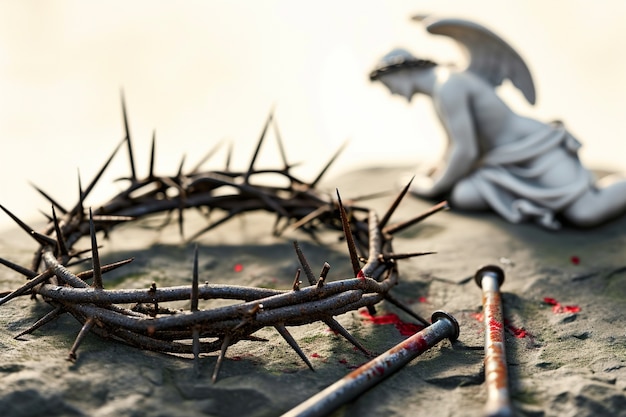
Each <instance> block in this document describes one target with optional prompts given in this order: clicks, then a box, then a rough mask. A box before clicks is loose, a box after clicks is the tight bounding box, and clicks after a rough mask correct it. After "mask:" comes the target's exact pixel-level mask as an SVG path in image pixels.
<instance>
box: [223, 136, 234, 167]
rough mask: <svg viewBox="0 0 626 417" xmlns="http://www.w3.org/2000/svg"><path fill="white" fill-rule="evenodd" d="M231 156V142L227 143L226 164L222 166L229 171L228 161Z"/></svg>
mask: <svg viewBox="0 0 626 417" xmlns="http://www.w3.org/2000/svg"><path fill="white" fill-rule="evenodd" d="M232 156H233V144H232V142H231V143H229V144H228V152H227V153H226V166H225V168H224V169H225V171H226V172H228V171H230V161H231V160H232Z"/></svg>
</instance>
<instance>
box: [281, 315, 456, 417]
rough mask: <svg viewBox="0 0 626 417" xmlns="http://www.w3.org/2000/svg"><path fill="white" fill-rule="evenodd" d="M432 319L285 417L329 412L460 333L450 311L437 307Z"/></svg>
mask: <svg viewBox="0 0 626 417" xmlns="http://www.w3.org/2000/svg"><path fill="white" fill-rule="evenodd" d="M431 320H432V323H433V324H431V325H430V326H428V327H426V328H425V329H424V330H422V331H420V332H418V333H416V334H414V335H413V336H411V337H409V338H408V339H406V340H404V341H403V342H401V343H399V344H397V345H396V346H394V347H393V348H391V349H389V350H388V351H387V352H385V353H383V354H381V355H380V356H378V357H376V358H374V359H372V360H371V361H370V362H368V363H366V364H365V365H363V366H361V367H360V368H358V369H355V370H354V371H352V372H350V373H349V374H348V375H346V376H345V377H343V378H342V379H340V380H339V381H337V382H335V383H334V384H332V385H330V386H329V387H328V388H326V389H324V390H323V391H321V392H319V393H318V394H316V395H314V396H313V397H311V398H309V399H308V400H306V401H305V402H303V403H302V404H300V405H298V406H297V407H295V408H293V409H291V410H290V411H288V412H287V413H285V414H283V415H282V417H296V416H297V417H315V416H326V415H328V414H330V413H331V412H332V411H333V410H335V409H337V408H338V407H340V406H341V405H343V404H345V403H347V402H348V401H350V400H352V399H354V398H355V397H357V396H358V395H359V394H361V393H363V392H364V391H365V390H367V389H369V388H371V387H372V386H374V385H376V384H377V383H379V382H381V381H382V380H383V379H385V378H387V377H388V376H390V375H391V374H393V373H394V372H396V371H398V370H399V369H400V368H402V367H403V366H404V365H406V364H407V363H409V362H410V361H411V360H413V359H414V358H416V357H417V356H419V355H421V354H422V353H424V352H425V351H427V350H428V349H430V348H431V347H433V346H434V345H436V344H437V343H439V342H440V341H441V340H443V339H446V338H447V339H450V340H451V341H454V340H456V339H457V338H458V337H459V324H458V323H457V321H456V319H455V318H454V317H452V316H451V315H449V314H447V313H445V312H443V311H436V312H435V313H433V315H432V319H431Z"/></svg>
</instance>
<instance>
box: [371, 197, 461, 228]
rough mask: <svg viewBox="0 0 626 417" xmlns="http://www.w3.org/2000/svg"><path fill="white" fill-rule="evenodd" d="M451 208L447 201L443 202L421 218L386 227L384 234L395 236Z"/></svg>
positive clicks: (421, 215)
mask: <svg viewBox="0 0 626 417" xmlns="http://www.w3.org/2000/svg"><path fill="white" fill-rule="evenodd" d="M449 208H450V206H448V202H447V201H442V202H441V203H439V204H436V205H434V206H433V207H431V208H430V209H428V210H426V211H425V212H424V213H422V214H420V215H419V216H416V217H414V218H412V219H410V220H407V221H405V222H401V223H396V224H393V225H389V226H387V227H385V228H384V229H383V233H384V234H386V235H393V234H394V233H397V232H400V231H402V230H404V229H406V228H407V227H410V226H413V225H414V224H415V223H419V222H421V221H422V220H424V219H426V218H428V217H430V216H432V215H433V214H435V213H437V212H439V211H442V210H448V209H449Z"/></svg>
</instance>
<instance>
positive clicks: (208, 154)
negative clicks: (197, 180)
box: [191, 140, 224, 174]
mask: <svg viewBox="0 0 626 417" xmlns="http://www.w3.org/2000/svg"><path fill="white" fill-rule="evenodd" d="M223 144H224V140H220V141H219V142H218V143H217V144H216V145H215V146H213V147H212V148H211V149H210V150H209V152H207V154H206V155H204V156H203V157H202V159H200V161H199V162H198V163H197V164H196V166H194V167H193V169H192V170H191V173H192V174H197V173H198V171H200V168H201V167H202V165H203V164H204V163H205V162H206V161H208V160H209V159H211V157H212V156H213V155H215V153H216V152H217V151H218V150H219V149H220V148H221V147H222V145H223Z"/></svg>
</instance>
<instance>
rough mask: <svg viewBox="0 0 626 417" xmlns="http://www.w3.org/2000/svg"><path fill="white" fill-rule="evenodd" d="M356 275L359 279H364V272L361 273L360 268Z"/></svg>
mask: <svg viewBox="0 0 626 417" xmlns="http://www.w3.org/2000/svg"><path fill="white" fill-rule="evenodd" d="M356 277H357V278H358V279H360V280H361V281H365V274H364V273H363V270H362V269H361V270H360V271H359V273H358V274H356Z"/></svg>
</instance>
